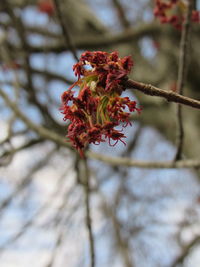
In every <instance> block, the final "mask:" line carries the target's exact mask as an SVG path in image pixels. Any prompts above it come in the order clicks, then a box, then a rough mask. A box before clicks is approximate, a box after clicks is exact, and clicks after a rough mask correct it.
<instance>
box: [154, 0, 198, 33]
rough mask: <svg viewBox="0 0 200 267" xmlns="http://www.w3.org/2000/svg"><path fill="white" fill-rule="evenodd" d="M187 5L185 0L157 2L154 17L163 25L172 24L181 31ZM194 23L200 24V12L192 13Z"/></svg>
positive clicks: (158, 0)
mask: <svg viewBox="0 0 200 267" xmlns="http://www.w3.org/2000/svg"><path fill="white" fill-rule="evenodd" d="M186 9H187V3H186V2H185V1H184V0H167V1H166V0H155V8H154V15H155V16H156V17H158V18H159V19H160V22H161V23H170V24H172V25H173V26H174V27H175V28H177V29H179V30H181V28H182V23H183V21H184V14H185V11H186ZM191 20H192V22H200V12H199V11H197V10H193V11H192V17H191Z"/></svg>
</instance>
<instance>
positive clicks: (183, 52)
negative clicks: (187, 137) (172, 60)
mask: <svg viewBox="0 0 200 267" xmlns="http://www.w3.org/2000/svg"><path fill="white" fill-rule="evenodd" d="M187 4H188V7H187V13H186V18H185V21H184V24H183V29H182V34H181V41H180V58H179V69H178V80H177V92H178V93H179V94H181V95H183V89H184V85H185V81H186V78H187V56H188V48H189V34H190V28H191V27H190V19H191V14H192V6H193V5H192V0H188V1H187ZM177 127H178V131H177V151H176V155H175V160H179V159H181V157H182V151H183V142H184V128H183V111H182V106H181V105H180V104H179V105H178V106H177Z"/></svg>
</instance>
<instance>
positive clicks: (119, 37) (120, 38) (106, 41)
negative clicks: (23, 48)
mask: <svg viewBox="0 0 200 267" xmlns="http://www.w3.org/2000/svg"><path fill="white" fill-rule="evenodd" d="M155 34H156V35H157V36H158V35H161V34H162V31H161V28H160V26H159V25H158V24H155V23H152V24H146V25H142V26H140V27H138V28H134V29H129V30H126V31H125V32H123V33H120V34H115V35H113V34H107V35H104V36H103V38H102V36H99V37H98V36H96V37H95V38H94V37H90V36H82V37H81V38H80V39H75V40H74V46H75V47H76V48H77V49H80V50H89V49H91V50H92V49H103V48H108V46H111V45H117V44H123V43H129V42H130V41H133V40H134V41H137V40H138V39H140V38H141V37H143V36H152V35H155ZM9 45H10V47H11V49H13V50H16V51H20V48H19V47H17V46H14V45H13V44H9ZM66 50H70V47H69V45H68V46H67V47H66V44H65V43H64V42H63V41H62V39H61V40H60V41H59V42H57V43H54V44H49V45H46V46H45V52H55V53H61V52H63V51H66ZM28 51H29V52H30V53H43V52H44V47H43V46H39V45H38V46H31V45H29V47H28Z"/></svg>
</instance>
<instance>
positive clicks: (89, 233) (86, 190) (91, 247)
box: [82, 159, 96, 267]
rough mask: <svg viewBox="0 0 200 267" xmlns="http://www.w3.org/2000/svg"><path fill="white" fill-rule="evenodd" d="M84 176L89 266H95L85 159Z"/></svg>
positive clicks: (87, 172) (88, 175)
mask: <svg viewBox="0 0 200 267" xmlns="http://www.w3.org/2000/svg"><path fill="white" fill-rule="evenodd" d="M83 162H84V172H83V173H82V175H83V176H84V177H83V178H82V180H83V181H84V182H85V183H84V184H83V186H84V191H85V209H86V220H85V222H86V227H87V230H88V236H89V244H90V266H91V267H95V261H96V259H95V247H94V235H93V229H92V228H93V227H92V216H91V191H90V173H89V168H88V164H87V159H84V161H83Z"/></svg>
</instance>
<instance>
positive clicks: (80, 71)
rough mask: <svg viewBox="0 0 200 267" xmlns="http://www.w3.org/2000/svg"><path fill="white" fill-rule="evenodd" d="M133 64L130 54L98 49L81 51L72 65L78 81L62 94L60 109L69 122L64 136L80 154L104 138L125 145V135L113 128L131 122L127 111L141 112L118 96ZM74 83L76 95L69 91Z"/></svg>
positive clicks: (134, 105)
mask: <svg viewBox="0 0 200 267" xmlns="http://www.w3.org/2000/svg"><path fill="white" fill-rule="evenodd" d="M86 65H87V66H88V67H89V68H85V66H86ZM132 66H133V61H132V59H131V58H130V56H129V57H124V58H122V59H121V58H119V56H118V53H117V52H112V53H107V52H101V51H96V52H90V51H86V52H84V53H83V54H82V55H81V57H80V61H79V62H78V63H77V64H75V65H74V66H73V70H74V72H75V75H76V76H78V81H77V82H76V83H74V84H73V85H72V86H71V87H70V88H69V89H68V91H66V92H64V93H63V95H62V97H61V99H62V107H61V110H62V113H63V114H64V120H67V119H68V120H69V121H70V125H69V127H68V134H67V138H68V139H69V140H70V142H71V143H72V145H73V146H74V147H75V148H76V149H77V150H78V151H79V153H80V155H82V156H83V151H84V148H85V147H86V146H87V145H88V144H91V143H93V144H99V143H101V142H105V141H106V139H108V141H109V144H110V145H111V146H113V145H115V144H116V143H117V142H118V141H121V142H122V143H124V144H125V142H124V141H123V140H122V139H124V138H126V136H125V135H124V134H123V133H121V132H120V131H119V130H116V129H115V127H116V126H118V125H120V123H122V124H123V123H124V122H125V125H123V127H126V126H127V125H131V123H130V121H129V119H130V112H134V111H137V112H140V109H139V108H137V106H136V102H135V101H131V100H130V99H129V97H121V94H122V92H123V91H124V90H125V89H126V88H125V86H124V81H125V80H126V79H127V75H128V74H129V73H130V71H131V68H132ZM75 85H77V86H79V87H80V91H79V94H78V96H76V97H75V95H74V92H73V91H72V90H71V89H72V88H73V87H74V86H75ZM111 140H113V141H114V144H111Z"/></svg>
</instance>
